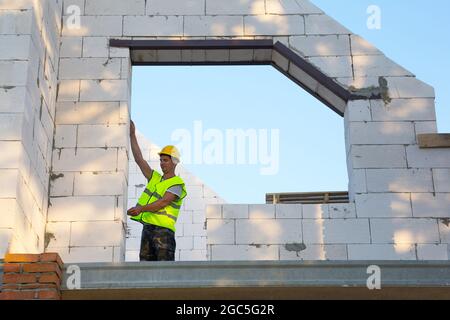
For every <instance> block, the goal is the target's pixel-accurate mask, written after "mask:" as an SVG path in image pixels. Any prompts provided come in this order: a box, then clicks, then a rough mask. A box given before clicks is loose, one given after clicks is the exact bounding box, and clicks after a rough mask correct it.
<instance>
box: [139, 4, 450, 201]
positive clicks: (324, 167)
mask: <svg viewBox="0 0 450 320" xmlns="http://www.w3.org/2000/svg"><path fill="white" fill-rule="evenodd" d="M313 2H314V3H315V4H316V5H317V6H319V7H320V8H322V9H323V10H324V11H325V12H326V13H327V14H329V15H330V16H332V17H334V18H335V19H336V20H338V21H339V22H340V23H342V24H343V25H344V26H346V27H347V28H349V29H350V30H352V31H353V32H354V33H356V34H359V35H361V36H362V37H363V38H365V39H367V40H368V41H370V42H371V43H373V44H374V45H375V46H376V47H378V48H379V49H380V50H382V51H383V52H384V53H385V54H386V55H387V56H388V57H390V58H391V59H393V60H394V61H396V62H397V63H399V64H400V65H402V66H403V67H405V68H406V69H408V70H410V71H412V72H413V73H414V74H415V75H416V76H417V77H418V78H419V79H421V80H422V81H425V82H427V83H429V84H431V85H432V86H434V88H435V90H436V112H437V119H438V130H439V132H450V108H449V106H450V92H449V90H448V81H447V79H446V73H448V72H449V71H450V59H449V57H450V37H449V35H448V33H447V32H448V30H450V22H449V20H450V19H448V17H447V15H448V14H450V13H449V12H450V2H448V0H434V1H433V2H432V5H431V4H426V3H425V2H423V1H419V0H395V1H392V0H391V1H387V0H379V1H365V0H353V1H350V0H345V1H344V0H342V1H335V0H314V1H313ZM373 4H375V5H378V6H379V7H380V9H381V14H382V16H381V18H382V20H381V23H382V25H381V29H380V30H369V29H368V28H367V26H366V21H367V17H368V15H367V13H366V10H367V7H368V6H369V5H373ZM132 118H133V119H134V121H135V122H136V125H137V128H138V129H139V130H140V131H141V132H143V133H144V134H145V135H146V136H147V137H149V138H150V139H151V140H153V141H154V142H155V143H157V144H159V145H161V146H163V145H166V144H170V143H173V141H172V140H171V135H172V134H173V132H174V131H176V130H179V129H186V130H188V131H189V132H191V133H192V136H194V126H195V121H201V124H202V126H203V132H205V131H206V130H208V129H216V130H218V132H222V133H223V134H225V132H226V130H227V129H231V130H235V129H243V130H248V129H252V130H259V129H266V130H267V132H268V133H270V132H271V130H279V131H278V132H279V158H278V160H279V163H278V171H277V172H276V174H272V175H261V168H264V167H267V165H263V164H256V165H255V164H254V165H250V164H246V165H238V164H222V165H219V164H214V165H208V164H186V167H187V169H188V170H190V171H192V172H193V173H194V174H196V175H198V176H199V177H200V178H201V179H202V180H203V181H205V183H206V184H208V185H209V186H210V187H211V188H213V189H214V190H215V191H216V192H217V193H219V194H220V195H221V196H222V197H223V198H225V199H226V200H227V201H228V202H230V203H264V202H265V194H266V193H267V192H312V191H343V190H347V188H348V187H347V184H348V177H347V169H346V159H345V145H344V131H343V130H344V125H343V118H341V117H340V116H338V115H337V114H336V113H334V112H333V111H331V110H330V109H328V108H327V107H325V106H324V105H323V104H321V103H320V102H319V101H317V100H316V99H315V98H313V97H311V96H310V95H309V94H308V93H306V92H304V91H303V90H302V89H301V88H300V87H298V86H297V85H295V84H294V83H293V82H291V81H290V80H289V79H287V78H286V77H284V76H283V75H282V74H280V73H279V72H278V71H276V70H275V69H273V68H272V67H270V66H251V67H249V66H247V67H236V66H232V67H230V66H224V67H205V66H202V67H134V68H133V92H132ZM216 132H217V131H216ZM260 136H261V135H260ZM268 141H269V145H270V142H273V141H274V140H271V139H270V136H269V140H268ZM207 145H208V142H207V141H203V148H204V147H206V146H207ZM269 151H273V150H269Z"/></svg>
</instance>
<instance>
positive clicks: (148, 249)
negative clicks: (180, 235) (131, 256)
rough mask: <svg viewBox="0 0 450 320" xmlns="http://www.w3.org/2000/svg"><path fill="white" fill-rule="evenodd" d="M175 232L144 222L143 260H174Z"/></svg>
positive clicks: (141, 256) (142, 236)
mask: <svg viewBox="0 0 450 320" xmlns="http://www.w3.org/2000/svg"><path fill="white" fill-rule="evenodd" d="M175 247H176V242H175V233H174V232H173V231H172V230H170V229H167V228H163V227H159V226H155V225H152V224H144V226H143V228H142V235H141V250H140V252H139V259H140V260H141V261H174V260H175Z"/></svg>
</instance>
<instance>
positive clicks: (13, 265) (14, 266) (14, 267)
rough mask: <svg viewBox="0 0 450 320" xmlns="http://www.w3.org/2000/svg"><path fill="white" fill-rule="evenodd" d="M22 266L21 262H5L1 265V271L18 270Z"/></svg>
mask: <svg viewBox="0 0 450 320" xmlns="http://www.w3.org/2000/svg"><path fill="white" fill-rule="evenodd" d="M21 268H22V264H21V263H5V264H4V265H3V272H4V273H8V272H16V273H17V272H20V270H21Z"/></svg>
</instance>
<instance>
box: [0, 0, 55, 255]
mask: <svg viewBox="0 0 450 320" xmlns="http://www.w3.org/2000/svg"><path fill="white" fill-rule="evenodd" d="M61 10H62V1H58V0H43V1H32V0H29V1H26V0H22V1H12V0H2V1H0V21H1V23H0V149H1V150H2V152H1V155H0V198H1V199H0V208H1V209H0V210H1V218H0V256H1V257H2V256H3V255H4V253H5V252H7V251H11V252H30V253H37V252H43V251H44V247H45V242H46V238H45V225H46V222H47V208H48V190H49V173H50V167H51V161H52V148H53V131H54V119H55V97H56V92H57V76H56V75H57V71H58V64H59V33H60V30H61Z"/></svg>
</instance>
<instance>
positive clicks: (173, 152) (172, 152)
mask: <svg viewBox="0 0 450 320" xmlns="http://www.w3.org/2000/svg"><path fill="white" fill-rule="evenodd" d="M158 154H159V155H162V154H165V155H167V156H171V157H172V158H176V159H178V160H180V152H179V151H178V149H177V148H176V147H175V146H165V147H164V148H162V150H161V152H158Z"/></svg>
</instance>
